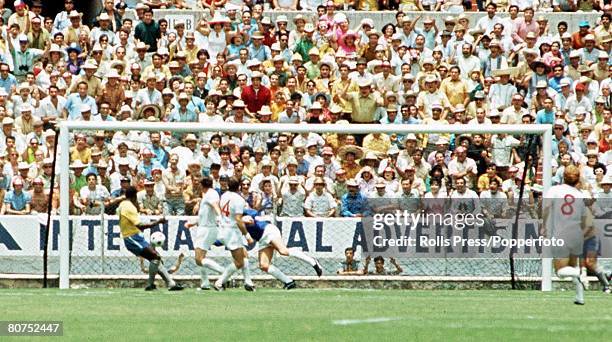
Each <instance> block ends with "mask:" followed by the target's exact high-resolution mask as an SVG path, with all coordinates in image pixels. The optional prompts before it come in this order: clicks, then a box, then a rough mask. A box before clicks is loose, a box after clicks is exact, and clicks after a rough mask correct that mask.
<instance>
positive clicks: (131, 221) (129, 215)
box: [117, 200, 140, 239]
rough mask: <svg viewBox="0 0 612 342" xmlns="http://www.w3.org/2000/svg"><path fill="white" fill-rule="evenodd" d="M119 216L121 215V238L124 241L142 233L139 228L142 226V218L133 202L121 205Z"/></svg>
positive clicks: (123, 202) (118, 211)
mask: <svg viewBox="0 0 612 342" xmlns="http://www.w3.org/2000/svg"><path fill="white" fill-rule="evenodd" d="M117 215H119V228H120V229H121V236H123V238H124V239H125V238H128V237H130V236H132V235H136V234H138V233H140V229H138V227H137V225H139V224H140V216H139V215H138V210H137V209H136V207H135V206H134V204H133V203H132V202H130V201H128V200H124V201H122V202H121V203H120V204H119V208H117Z"/></svg>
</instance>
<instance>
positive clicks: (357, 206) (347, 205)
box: [342, 180, 369, 217]
mask: <svg viewBox="0 0 612 342" xmlns="http://www.w3.org/2000/svg"><path fill="white" fill-rule="evenodd" d="M346 184H347V186H348V191H349V192H347V193H346V194H344V196H342V216H343V217H361V216H366V215H368V214H369V209H368V199H367V198H366V197H365V196H363V195H362V194H361V193H360V192H359V187H358V185H357V183H356V182H355V181H354V180H349V181H347V182H346Z"/></svg>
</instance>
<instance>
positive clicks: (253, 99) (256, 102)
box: [241, 71, 272, 115]
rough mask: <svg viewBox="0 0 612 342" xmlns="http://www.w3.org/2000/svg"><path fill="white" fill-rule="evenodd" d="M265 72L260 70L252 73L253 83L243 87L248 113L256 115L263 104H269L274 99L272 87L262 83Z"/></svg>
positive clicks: (243, 99) (243, 97)
mask: <svg viewBox="0 0 612 342" xmlns="http://www.w3.org/2000/svg"><path fill="white" fill-rule="evenodd" d="M262 77H263V74H262V73H260V72H259V71H256V72H254V73H253V74H251V85H250V86H246V87H244V88H243V89H242V95H241V98H242V101H244V103H245V104H246V107H247V109H248V113H249V114H251V115H254V114H255V113H257V112H259V111H260V110H261V107H262V106H269V105H270V101H272V94H271V93H270V89H268V88H267V87H266V86H264V85H262V84H261V79H262Z"/></svg>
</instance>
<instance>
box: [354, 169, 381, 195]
mask: <svg viewBox="0 0 612 342" xmlns="http://www.w3.org/2000/svg"><path fill="white" fill-rule="evenodd" d="M355 179H356V180H357V182H358V183H359V191H360V192H361V194H362V195H363V196H368V194H370V193H371V192H372V191H375V190H376V177H374V171H373V169H372V168H371V167H369V166H364V167H363V168H362V169H361V171H359V173H358V174H357V176H355Z"/></svg>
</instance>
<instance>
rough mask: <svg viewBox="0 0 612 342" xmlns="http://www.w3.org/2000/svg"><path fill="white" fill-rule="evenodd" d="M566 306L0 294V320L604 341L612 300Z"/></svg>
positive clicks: (125, 293) (406, 294)
mask: <svg viewBox="0 0 612 342" xmlns="http://www.w3.org/2000/svg"><path fill="white" fill-rule="evenodd" d="M573 297H574V293H573V291H571V292H570V291H565V292H561V291H556V292H550V293H542V292H538V291H502V290H493V291H489V290H473V291H472V290H471V291H459V290H455V291H453V290H449V291H442V290H436V291H407V290H342V289H321V290H316V289H297V290H293V291H283V290H277V289H258V290H257V292H255V293H249V292H246V291H244V290H242V289H238V288H236V289H229V290H228V291H225V292H214V291H202V292H199V291H195V290H193V289H187V290H185V291H183V292H173V293H170V292H168V291H166V290H165V289H162V290H158V291H157V292H154V293H146V292H144V291H143V290H142V289H80V290H67V291H60V290H57V289H51V290H36V289H27V290H26V289H1V290H0V302H1V303H2V304H1V305H0V317H1V318H0V320H3V321H7V320H61V321H63V322H64V337H63V338H61V339H62V340H71V341H92V340H94V341H95V340H99V341H142V340H147V341H151V340H157V341H179V340H181V341H182V340H189V341H196V340H197V341H302V340H309V341H355V340H360V341H363V340H366V341H429V340H436V341H508V340H513V341H514V340H516V341H567V340H569V341H610V334H611V332H612V306H611V304H612V297H611V296H610V295H606V294H603V293H601V292H596V291H589V292H587V293H586V305H585V306H577V305H574V304H573V302H572V301H573ZM27 339H28V338H27V337H26V338H24V337H15V338H14V340H16V341H24V340H27ZM38 339H40V338H38ZM46 339H49V338H46ZM0 340H3V341H5V340H8V339H7V338H6V337H0Z"/></svg>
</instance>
